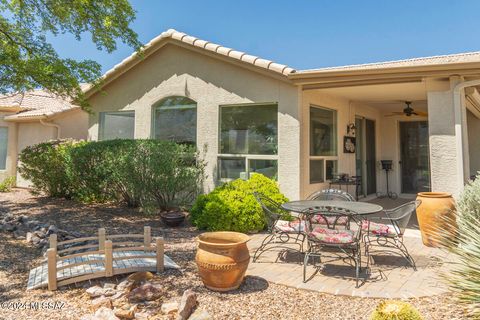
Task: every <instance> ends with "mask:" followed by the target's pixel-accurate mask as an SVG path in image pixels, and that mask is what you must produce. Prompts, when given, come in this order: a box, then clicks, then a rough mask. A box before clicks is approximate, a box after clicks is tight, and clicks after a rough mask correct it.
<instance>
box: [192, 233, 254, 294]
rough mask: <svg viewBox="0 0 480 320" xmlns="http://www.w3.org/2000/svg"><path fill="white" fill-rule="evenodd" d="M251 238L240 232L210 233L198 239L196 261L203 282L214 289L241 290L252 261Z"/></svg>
mask: <svg viewBox="0 0 480 320" xmlns="http://www.w3.org/2000/svg"><path fill="white" fill-rule="evenodd" d="M249 240H250V237H249V236H247V235H246V234H243V233H238V232H228V231H220V232H206V233H202V234H201V235H200V236H199V237H198V239H197V241H198V249H197V255H196V257H195V260H196V262H197V267H198V272H199V273H200V277H201V278H202V281H203V284H204V285H205V286H206V287H207V288H209V289H211V290H214V291H230V290H234V289H237V288H238V287H239V286H240V284H241V283H242V281H243V278H244V276H245V271H247V267H248V263H249V262H250V253H249V252H248V248H247V241H249Z"/></svg>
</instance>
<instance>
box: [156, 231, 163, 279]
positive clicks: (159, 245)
mask: <svg viewBox="0 0 480 320" xmlns="http://www.w3.org/2000/svg"><path fill="white" fill-rule="evenodd" d="M155 244H156V247H157V248H156V250H157V272H162V271H163V266H164V257H163V254H164V250H165V248H164V241H163V238H161V237H160V238H157V239H156V241H155Z"/></svg>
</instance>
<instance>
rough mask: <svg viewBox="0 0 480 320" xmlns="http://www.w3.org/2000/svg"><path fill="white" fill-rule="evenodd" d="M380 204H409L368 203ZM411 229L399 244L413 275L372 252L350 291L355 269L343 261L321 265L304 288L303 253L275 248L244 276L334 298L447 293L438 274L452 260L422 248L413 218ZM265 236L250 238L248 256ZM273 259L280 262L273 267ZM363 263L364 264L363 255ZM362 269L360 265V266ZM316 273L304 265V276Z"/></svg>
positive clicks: (397, 261) (402, 263) (394, 259)
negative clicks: (367, 266)
mask: <svg viewBox="0 0 480 320" xmlns="http://www.w3.org/2000/svg"><path fill="white" fill-rule="evenodd" d="M379 201H381V203H380V204H381V205H383V206H384V208H389V207H394V206H396V205H399V204H401V203H403V202H407V201H409V200H406V199H397V200H393V201H392V200H390V199H375V200H372V201H371V202H375V203H379ZM410 224H411V225H412V228H409V229H408V230H407V231H406V234H405V240H404V242H405V245H406V246H407V248H408V250H409V251H410V253H411V255H412V256H413V258H414V260H415V262H416V265H417V271H414V270H413V268H412V267H411V266H409V265H408V264H407V262H406V260H405V259H403V258H402V257H400V256H396V255H391V254H387V253H381V254H378V253H376V254H374V255H372V256H371V263H370V267H371V273H370V275H369V276H367V274H366V273H365V272H363V273H362V281H363V280H364V281H363V284H362V285H361V286H360V287H359V288H355V278H354V277H355V271H354V268H353V267H352V266H351V265H349V264H348V263H347V262H343V261H338V260H337V261H334V262H328V263H326V264H325V266H324V268H323V269H322V270H319V271H318V272H317V273H316V274H315V275H314V276H313V277H312V278H311V279H310V280H309V281H307V282H306V283H304V282H303V254H301V253H298V252H294V251H293V250H292V251H285V250H282V249H274V250H271V251H267V252H265V253H263V254H262V255H261V256H260V258H259V259H258V260H257V262H255V263H253V262H251V263H250V265H249V267H248V270H247V274H248V275H251V276H257V277H261V278H264V279H265V280H267V281H269V282H273V283H276V284H282V285H286V286H289V287H294V288H299V289H306V290H313V291H318V292H324V293H329V294H336V295H348V296H360V297H375V298H414V297H417V298H418V297H424V296H432V295H439V294H443V293H446V292H448V288H447V286H446V285H445V283H444V282H443V281H442V280H441V278H440V275H441V274H442V273H445V272H448V267H449V264H448V262H449V261H451V256H450V255H449V254H448V253H447V252H445V251H443V250H440V249H437V248H429V247H425V246H424V245H423V244H422V240H421V235H420V231H419V230H418V229H417V228H416V217H413V216H412V219H411V223H410ZM265 236H266V234H256V235H254V236H252V239H251V241H250V242H249V244H248V246H249V249H250V252H251V255H252V256H253V253H254V252H255V250H256V249H257V248H258V247H259V246H260V243H261V242H262V240H263V239H264V237H265ZM291 247H292V249H293V248H295V246H291ZM297 248H298V246H297ZM362 250H363V248H362ZM277 257H279V259H278V261H277V262H275V260H276V259H277ZM362 259H363V260H366V259H365V258H364V256H362ZM362 264H363V265H364V266H365V261H363V262H362ZM315 270H316V269H315V268H314V267H313V266H311V265H309V266H308V268H307V277H310V276H311V275H313V274H314V273H315Z"/></svg>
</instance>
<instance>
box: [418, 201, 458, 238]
mask: <svg viewBox="0 0 480 320" xmlns="http://www.w3.org/2000/svg"><path fill="white" fill-rule="evenodd" d="M417 200H420V201H421V203H420V206H419V207H418V208H417V218H418V224H419V226H420V232H421V233H422V241H423V244H424V245H426V246H427V247H440V246H442V242H444V240H445V239H452V237H453V236H454V235H455V234H456V232H457V222H456V219H455V217H456V212H455V200H453V197H452V195H451V194H450V193H447V192H420V193H419V194H418V196H417ZM444 244H445V243H444Z"/></svg>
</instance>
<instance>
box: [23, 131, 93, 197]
mask: <svg viewBox="0 0 480 320" xmlns="http://www.w3.org/2000/svg"><path fill="white" fill-rule="evenodd" d="M83 143H84V142H78V141H74V140H55V141H49V142H44V143H40V144H36V145H33V146H28V147H26V148H25V149H23V150H22V152H21V153H20V155H19V160H20V166H19V168H18V170H19V172H20V174H21V175H22V177H24V178H25V179H27V180H29V181H30V182H31V183H32V185H33V191H34V192H40V191H43V192H45V193H46V194H47V195H50V196H53V197H65V198H71V197H72V193H73V192H74V191H75V190H74V189H73V187H74V186H73V183H72V173H71V157H70V152H71V150H72V149H73V148H75V147H76V146H79V145H81V144H83Z"/></svg>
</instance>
